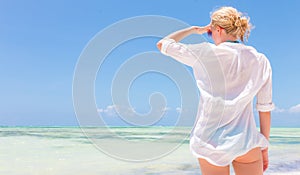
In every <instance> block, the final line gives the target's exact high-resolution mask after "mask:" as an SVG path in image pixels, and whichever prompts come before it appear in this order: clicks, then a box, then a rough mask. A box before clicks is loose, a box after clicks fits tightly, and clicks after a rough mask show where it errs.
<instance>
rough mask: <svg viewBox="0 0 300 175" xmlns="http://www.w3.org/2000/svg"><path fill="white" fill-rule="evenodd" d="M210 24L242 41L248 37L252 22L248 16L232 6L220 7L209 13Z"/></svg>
mask: <svg viewBox="0 0 300 175" xmlns="http://www.w3.org/2000/svg"><path fill="white" fill-rule="evenodd" d="M211 25H212V26H216V25H217V26H219V27H221V28H223V29H224V30H225V31H226V33H227V34H229V35H232V36H234V37H237V38H238V39H240V40H241V41H242V42H244V39H245V38H246V40H247V39H248V37H249V35H250V30H251V29H252V24H251V23H250V18H249V17H246V16H244V15H243V14H242V13H241V12H239V11H237V9H235V8H233V7H221V8H219V9H217V10H216V11H214V12H213V13H212V14H211Z"/></svg>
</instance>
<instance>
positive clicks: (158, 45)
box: [156, 42, 162, 51]
mask: <svg viewBox="0 0 300 175" xmlns="http://www.w3.org/2000/svg"><path fill="white" fill-rule="evenodd" d="M161 46H162V43H161V42H158V43H157V44H156V47H157V48H158V50H159V51H161Z"/></svg>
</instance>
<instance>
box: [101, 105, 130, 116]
mask: <svg viewBox="0 0 300 175" xmlns="http://www.w3.org/2000/svg"><path fill="white" fill-rule="evenodd" d="M97 111H98V113H101V114H103V115H106V116H117V115H118V113H120V114H122V115H126V116H132V115H134V114H135V113H136V111H135V109H134V108H130V107H125V106H120V105H108V106H107V107H105V108H98V109H97Z"/></svg>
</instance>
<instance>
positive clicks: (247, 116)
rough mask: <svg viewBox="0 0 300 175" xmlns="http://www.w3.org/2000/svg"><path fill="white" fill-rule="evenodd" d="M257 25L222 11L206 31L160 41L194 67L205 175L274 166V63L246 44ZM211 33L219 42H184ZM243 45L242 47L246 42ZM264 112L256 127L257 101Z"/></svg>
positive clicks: (195, 137)
mask: <svg viewBox="0 0 300 175" xmlns="http://www.w3.org/2000/svg"><path fill="white" fill-rule="evenodd" d="M250 29H251V24H250V23H249V19H248V18H247V17H245V16H242V13H240V12H238V11H237V10H236V9H235V8H233V7H221V8H220V9H218V10H216V11H214V12H213V13H212V15H211V23H210V24H209V25H207V26H205V27H198V26H193V27H189V28H186V29H183V30H179V31H176V32H174V33H172V34H170V35H168V36H167V37H165V38H163V39H162V40H160V41H159V42H158V43H157V47H158V49H159V50H160V51H161V52H162V53H163V54H165V55H167V56H171V57H172V58H174V59H176V60H177V61H179V62H181V63H184V64H186V65H188V66H191V67H192V68H193V72H194V76H195V79H196V83H197V86H198V88H199V91H200V103H199V109H198V113H197V118H198V120H197V121H196V122H195V127H194V129H193V131H192V134H191V139H190V149H191V152H192V153H193V155H195V156H196V157H197V158H198V160H199V164H200V168H201V171H202V174H203V175H219V174H222V175H226V174H229V172H230V167H229V166H230V164H231V163H232V165H233V168H234V171H235V173H236V175H248V174H249V175H260V174H263V171H265V170H266V169H267V167H268V144H269V142H268V139H269V133H270V111H271V110H273V109H274V104H273V103H272V70H271V66H270V63H269V61H268V59H267V58H266V57H265V55H264V54H262V53H259V52H258V51H256V50H255V49H254V48H253V47H251V46H246V45H244V44H243V42H244V40H245V39H247V38H248V35H249V33H250ZM204 33H208V34H209V35H211V36H212V39H213V41H214V44H211V43H208V42H204V43H200V44H182V43H179V41H180V40H182V39H183V38H185V37H187V36H189V35H191V34H204ZM240 42H242V43H240ZM254 97H256V100H257V101H256V108H257V111H259V119H260V132H259V131H258V130H257V129H256V124H255V120H254V114H253V106H252V105H253V100H254Z"/></svg>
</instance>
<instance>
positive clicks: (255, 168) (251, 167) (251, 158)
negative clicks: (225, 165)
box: [232, 148, 263, 175]
mask: <svg viewBox="0 0 300 175" xmlns="http://www.w3.org/2000/svg"><path fill="white" fill-rule="evenodd" d="M232 165H233V168H234V172H235V174H236V175H262V174H263V163H262V153H261V149H260V148H254V149H252V150H250V151H249V152H247V153H246V154H244V155H242V156H240V157H237V158H236V159H235V160H234V161H233V162H232Z"/></svg>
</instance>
